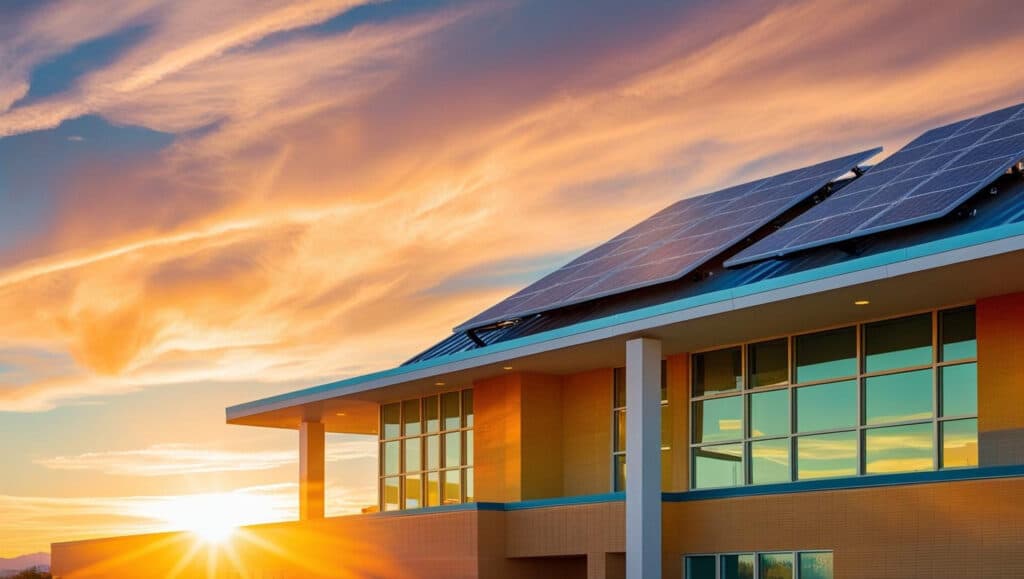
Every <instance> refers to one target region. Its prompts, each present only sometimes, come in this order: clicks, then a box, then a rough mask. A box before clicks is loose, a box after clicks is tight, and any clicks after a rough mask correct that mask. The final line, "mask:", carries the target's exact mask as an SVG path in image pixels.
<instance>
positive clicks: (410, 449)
mask: <svg viewBox="0 0 1024 579" xmlns="http://www.w3.org/2000/svg"><path fill="white" fill-rule="evenodd" d="M421 440H422V439H420V438H407V439H406V440H404V441H403V442H402V444H403V445H405V465H404V466H403V469H402V472H416V471H418V470H423V463H422V456H423V448H422V447H421V446H420V445H421V442H420V441H421Z"/></svg>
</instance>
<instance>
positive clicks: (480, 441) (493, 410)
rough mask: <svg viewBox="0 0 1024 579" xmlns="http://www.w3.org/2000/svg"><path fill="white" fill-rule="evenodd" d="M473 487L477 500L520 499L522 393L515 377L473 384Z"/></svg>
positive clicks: (514, 375)
mask: <svg viewBox="0 0 1024 579" xmlns="http://www.w3.org/2000/svg"><path fill="white" fill-rule="evenodd" d="M473 412H474V414H475V425H474V427H473V430H474V437H475V438H474V451H473V452H474V455H473V464H474V473H473V476H474V484H475V487H476V488H475V491H476V498H477V500H478V501H494V502H509V501H518V500H521V498H522V480H523V468H522V391H521V385H520V380H519V375H518V374H506V375H502V376H498V377H495V378H489V379H487V380H480V381H478V382H476V383H474V384H473Z"/></svg>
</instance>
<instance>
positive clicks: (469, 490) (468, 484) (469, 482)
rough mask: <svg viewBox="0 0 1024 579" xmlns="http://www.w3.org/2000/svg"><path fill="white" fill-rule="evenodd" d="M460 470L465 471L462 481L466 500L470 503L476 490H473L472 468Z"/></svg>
mask: <svg viewBox="0 0 1024 579" xmlns="http://www.w3.org/2000/svg"><path fill="white" fill-rule="evenodd" d="M462 472H463V473H465V478H466V480H465V482H464V485H465V489H466V502H467V503H472V502H473V501H475V500H476V491H475V490H473V469H471V468H467V469H466V470H464V471H462Z"/></svg>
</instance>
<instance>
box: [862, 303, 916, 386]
mask: <svg viewBox="0 0 1024 579" xmlns="http://www.w3.org/2000/svg"><path fill="white" fill-rule="evenodd" d="M931 362H932V315H931V314H921V315H918V316H910V317H908V318H900V319H897V320H885V321H883V322H875V323H873V324H867V325H866V326H864V371H866V372H881V371H883V370H894V369H896V368H909V367H912V366H923V365H925V364H931Z"/></svg>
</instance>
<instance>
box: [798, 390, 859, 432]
mask: <svg viewBox="0 0 1024 579" xmlns="http://www.w3.org/2000/svg"><path fill="white" fill-rule="evenodd" d="M796 403H797V405H796V419H797V430H798V431H800V432H814V431H817V430H833V429H839V428H847V427H851V426H854V425H856V424H857V381H856V380H846V381H844V382H833V383H832V384H821V385H819V386H804V387H802V388H797V390H796Z"/></svg>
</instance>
